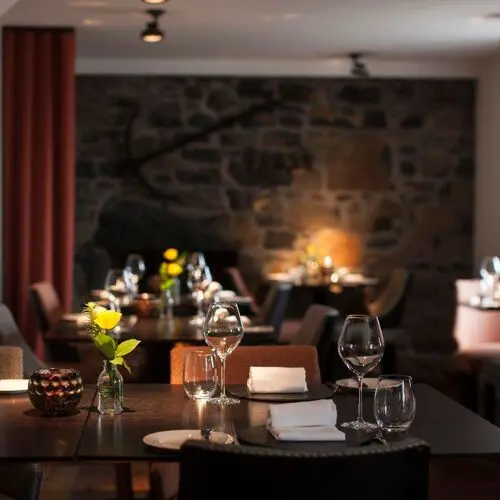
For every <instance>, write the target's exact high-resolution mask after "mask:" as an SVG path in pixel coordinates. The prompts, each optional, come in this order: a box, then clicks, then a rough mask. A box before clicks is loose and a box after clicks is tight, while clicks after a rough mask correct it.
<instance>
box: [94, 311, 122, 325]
mask: <svg viewBox="0 0 500 500" xmlns="http://www.w3.org/2000/svg"><path fill="white" fill-rule="evenodd" d="M121 317H122V313H119V312H116V311H108V310H107V309H105V310H104V311H97V312H96V313H95V314H94V322H95V324H96V325H97V326H98V327H99V328H102V329H103V330H112V329H113V328H115V327H116V326H117V325H118V323H119V322H120V319H121Z"/></svg>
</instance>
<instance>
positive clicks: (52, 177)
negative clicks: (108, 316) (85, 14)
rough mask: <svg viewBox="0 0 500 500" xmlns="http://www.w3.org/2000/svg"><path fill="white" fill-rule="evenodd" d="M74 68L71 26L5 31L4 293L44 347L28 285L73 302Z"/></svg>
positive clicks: (29, 336) (26, 330)
mask: <svg viewBox="0 0 500 500" xmlns="http://www.w3.org/2000/svg"><path fill="white" fill-rule="evenodd" d="M74 66H75V37H74V32H73V30H72V29H66V28H64V29H58V28H41V29H36V28H35V29H34V28H21V27H15V28H4V29H3V187H2V189H3V293H4V295H3V297H4V302H5V303H6V305H7V306H8V307H9V308H11V310H12V312H13V314H14V316H15V318H16V320H17V322H18V324H19V326H20V329H21V332H22V333H23V335H24V336H25V338H26V340H27V341H28V342H29V343H30V345H31V346H32V347H34V348H36V349H37V350H38V351H39V349H38V348H39V346H40V345H41V344H40V342H39V340H40V339H39V338H38V335H37V329H36V326H35V322H34V314H33V312H32V310H31V307H30V306H29V285H30V284H31V283H34V282H36V281H49V282H51V283H53V284H54V286H55V287H56V290H57V292H58V293H59V295H60V298H61V302H62V305H63V309H64V310H70V309H71V303H72V294H73V253H74V227H75V222H74V213H75V129H76V124H75V121H76V112H75V68H74ZM39 352H40V351H39Z"/></svg>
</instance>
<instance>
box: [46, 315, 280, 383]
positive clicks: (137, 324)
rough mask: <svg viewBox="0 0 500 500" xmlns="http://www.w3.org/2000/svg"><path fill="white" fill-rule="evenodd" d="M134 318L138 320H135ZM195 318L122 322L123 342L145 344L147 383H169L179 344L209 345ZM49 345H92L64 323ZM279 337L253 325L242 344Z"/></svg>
mask: <svg viewBox="0 0 500 500" xmlns="http://www.w3.org/2000/svg"><path fill="white" fill-rule="evenodd" d="M131 318H134V321H131ZM190 320H191V317H189V316H181V317H174V318H173V319H172V320H169V319H166V318H138V319H136V317H131V316H126V317H124V321H123V323H122V327H121V328H122V329H121V332H120V339H121V340H126V339H128V338H136V339H138V340H140V341H141V349H142V350H143V352H144V354H145V358H146V359H145V366H146V367H147V373H145V375H144V377H145V380H146V381H148V382H156V383H159V382H164V383H168V382H169V381H170V379H169V373H170V368H169V366H170V351H171V350H172V348H173V347H174V346H175V345H176V344H179V343H183V344H189V345H206V342H205V337H204V335H203V330H202V329H201V328H199V327H196V326H193V325H190V324H189V322H190ZM44 340H45V342H50V343H51V344H54V343H62V344H65V343H79V342H91V338H90V336H89V334H88V332H87V329H86V328H85V327H84V326H78V325H77V324H76V323H74V322H73V323H72V322H70V321H61V322H60V323H59V324H58V325H57V326H56V327H54V328H53V329H52V330H50V331H49V332H47V333H46V334H45V336H44ZM276 341H277V340H276V335H275V331H274V328H273V327H272V326H271V325H251V326H246V327H245V334H244V337H243V340H242V342H241V344H242V345H265V344H275V343H276Z"/></svg>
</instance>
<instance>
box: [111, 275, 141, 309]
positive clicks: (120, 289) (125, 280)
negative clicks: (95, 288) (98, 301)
mask: <svg viewBox="0 0 500 500" xmlns="http://www.w3.org/2000/svg"><path fill="white" fill-rule="evenodd" d="M104 288H105V289H106V291H107V292H108V297H109V300H110V303H111V307H112V308H113V309H114V310H116V311H119V310H120V301H121V300H122V299H123V298H125V297H128V296H129V295H130V293H131V292H132V291H133V290H134V282H133V277H132V274H131V273H130V271H128V270H126V269H110V270H109V271H108V274H107V275H106V280H105V281H104Z"/></svg>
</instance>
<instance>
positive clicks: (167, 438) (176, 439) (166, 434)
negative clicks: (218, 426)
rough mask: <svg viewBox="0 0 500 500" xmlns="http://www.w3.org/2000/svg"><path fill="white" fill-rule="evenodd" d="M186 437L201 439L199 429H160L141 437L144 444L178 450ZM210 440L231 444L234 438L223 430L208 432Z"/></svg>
mask: <svg viewBox="0 0 500 500" xmlns="http://www.w3.org/2000/svg"><path fill="white" fill-rule="evenodd" d="M188 439H199V440H200V441H203V440H204V438H202V436H201V431H200V430H193V429H179V430H173V431H161V432H154V433H153V434H148V435H147V436H144V437H143V438H142V441H143V442H144V444H147V445H148V446H154V447H155V448H162V449H166V450H180V448H181V446H182V445H183V444H184V441H187V440H188ZM210 441H211V442H212V443H219V444H233V443H234V438H233V437H232V436H231V435H230V434H226V433H225V432H218V431H213V432H212V434H210Z"/></svg>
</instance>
